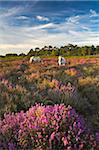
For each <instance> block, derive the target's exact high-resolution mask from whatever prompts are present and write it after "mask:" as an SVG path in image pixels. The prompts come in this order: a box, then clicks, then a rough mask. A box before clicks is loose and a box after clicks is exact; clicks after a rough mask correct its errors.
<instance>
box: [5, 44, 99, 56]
mask: <svg viewBox="0 0 99 150" xmlns="http://www.w3.org/2000/svg"><path fill="white" fill-rule="evenodd" d="M97 54H99V46H96V47H95V46H94V45H91V46H82V47H79V46H77V45H73V44H68V45H66V46H61V47H60V48H57V47H52V46H51V45H49V46H44V47H43V48H41V49H40V48H39V47H36V48H35V49H30V50H29V52H28V53H27V55H26V54H24V53H21V54H19V55H17V54H6V55H5V56H6V57H9V56H10V57H11V56H32V55H34V56H59V55H63V56H87V55H97Z"/></svg>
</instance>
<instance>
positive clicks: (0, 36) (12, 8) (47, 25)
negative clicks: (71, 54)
mask: <svg viewBox="0 0 99 150" xmlns="http://www.w3.org/2000/svg"><path fill="white" fill-rule="evenodd" d="M69 43H71V44H77V45H79V46H82V45H92V44H93V45H95V46H96V45H99V1H98V0H96V1H92V0H91V1H86V0H82V1H80V0H77V1H75V0H74V1H71V0H69V1H68V0H63V1H62V0H61V1H60V0H57V1H56V0H53V1H52V0H47V1H42V0H33V1H30V0H28V1H24V0H23V1H21V0H19V1H15V0H9V1H5V0H2V1H1V0H0V55H5V54H6V53H17V54H20V53H22V52H23V53H28V52H29V50H30V49H32V48H35V47H40V48H42V47H44V46H45V45H52V46H56V47H60V46H64V45H67V44H69Z"/></svg>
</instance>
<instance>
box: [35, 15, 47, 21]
mask: <svg viewBox="0 0 99 150" xmlns="http://www.w3.org/2000/svg"><path fill="white" fill-rule="evenodd" d="M36 19H38V20H39V21H49V18H47V17H44V16H36Z"/></svg>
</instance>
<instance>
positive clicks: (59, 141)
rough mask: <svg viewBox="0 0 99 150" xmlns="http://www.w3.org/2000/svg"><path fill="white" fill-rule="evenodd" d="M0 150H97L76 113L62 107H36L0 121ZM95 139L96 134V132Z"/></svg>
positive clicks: (8, 115)
mask: <svg viewBox="0 0 99 150" xmlns="http://www.w3.org/2000/svg"><path fill="white" fill-rule="evenodd" d="M0 135H1V137H0V146H1V147H0V148H1V149H8V150H13V149H22V150H25V149H35V150H43V149H46V150H57V149H61V150H62V149H64V150H77V149H78V150H91V149H92V150H96V149H97V141H96V140H95V136H94V135H93V134H91V133H90V131H89V130H88V129H87V127H86V125H85V122H84V120H83V118H82V117H81V116H79V115H78V114H77V113H76V112H75V110H74V109H73V108H72V107H70V106H68V107H66V106H65V105H64V104H60V105H54V106H48V105H47V106H43V105H40V104H36V105H35V106H32V107H31V108H30V109H29V110H28V111H27V112H25V113H24V112H22V111H21V112H20V113H16V114H7V115H6V114H5V115H4V119H3V120H1V121H0ZM97 136H98V133H97Z"/></svg>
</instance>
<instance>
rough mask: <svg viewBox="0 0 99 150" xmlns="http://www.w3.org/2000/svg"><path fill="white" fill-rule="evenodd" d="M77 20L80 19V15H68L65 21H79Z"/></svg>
mask: <svg viewBox="0 0 99 150" xmlns="http://www.w3.org/2000/svg"><path fill="white" fill-rule="evenodd" d="M79 20H80V16H78V15H77V16H72V17H69V18H68V20H67V22H68V23H79Z"/></svg>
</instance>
